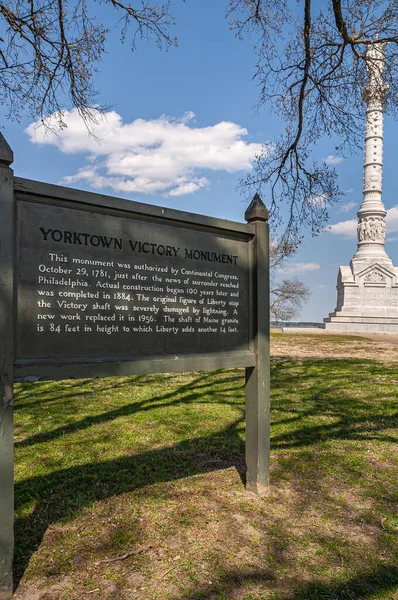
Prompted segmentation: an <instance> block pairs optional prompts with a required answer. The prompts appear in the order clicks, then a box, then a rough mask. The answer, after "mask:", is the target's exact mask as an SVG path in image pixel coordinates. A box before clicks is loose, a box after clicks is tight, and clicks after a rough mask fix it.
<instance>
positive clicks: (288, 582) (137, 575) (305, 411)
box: [15, 336, 398, 600]
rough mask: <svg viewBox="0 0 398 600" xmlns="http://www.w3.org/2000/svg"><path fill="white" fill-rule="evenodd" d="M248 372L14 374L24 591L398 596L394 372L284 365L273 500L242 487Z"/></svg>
mask: <svg viewBox="0 0 398 600" xmlns="http://www.w3.org/2000/svg"><path fill="white" fill-rule="evenodd" d="M336 337H337V336H336ZM338 343H342V341H341V339H340V338H339V340H338ZM243 381H244V373H243V371H241V370H227V371H215V372H203V373H188V374H165V375H154V376H140V377H125V378H109V379H97V380H91V381H89V380H76V381H66V382H62V383H54V382H37V383H33V384H32V383H29V384H28V383H25V384H20V385H18V386H17V400H16V429H15V434H16V560H15V571H16V577H17V579H20V578H21V577H22V584H21V587H20V593H21V597H24V598H25V597H26V598H28V597H29V589H31V588H29V586H30V585H33V584H35V585H39V586H40V589H42V592H43V596H41V597H43V598H45V597H46V595H45V594H46V593H48V594H49V596H48V597H51V598H58V597H59V598H63V599H65V600H69V599H72V598H77V597H84V594H85V593H87V592H88V591H92V590H94V589H97V588H98V589H99V591H98V592H93V593H91V594H90V596H88V597H90V598H94V599H97V598H108V597H109V598H140V599H145V600H155V599H156V600H157V599H162V600H215V599H218V600H222V599H225V600H233V599H240V600H265V599H267V600H268V599H269V600H282V599H283V600H287V599H288V600H306V599H311V600H312V599H318V598H319V599H329V600H332V599H336V600H337V599H339V600H351V599H353V598H355V599H358V600H359V599H367V600H374V599H379V600H387V599H398V568H397V565H398V517H397V506H398V490H397V466H398V458H397V454H398V452H397V445H396V444H397V436H396V427H397V424H398V416H397V414H398V405H397V399H398V395H397V383H398V365H397V364H391V365H383V364H381V363H375V362H371V361H359V360H321V361H305V362H293V361H280V362H275V363H274V364H273V366H272V470H271V484H272V493H271V495H270V497H268V498H265V499H261V500H259V499H257V498H256V497H254V496H251V495H248V494H246V493H245V491H244V486H243V483H242V480H244V435H245V428H244V388H243ZM148 545H151V546H152V547H151V548H149V549H146V550H145V551H143V552H142V553H140V554H136V555H134V556H131V557H130V558H128V559H126V560H125V561H119V562H114V563H103V564H101V565H100V566H99V565H96V564H95V563H96V562H97V561H99V560H101V559H107V558H112V557H115V556H118V555H121V554H124V553H126V552H129V551H132V550H134V549H137V548H140V547H144V546H145V547H146V546H148ZM111 584H112V585H113V587H112V586H111V587H109V586H110V585H111ZM57 586H58V587H57ZM60 586H61V587H60ZM24 589H26V590H27V591H26V596H23V593H24ZM46 590H47V591H46ZM57 590H60V591H57ZM57 594H59V595H57Z"/></svg>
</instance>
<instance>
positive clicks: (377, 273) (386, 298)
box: [324, 261, 398, 333]
mask: <svg viewBox="0 0 398 600" xmlns="http://www.w3.org/2000/svg"><path fill="white" fill-rule="evenodd" d="M324 323H325V329H326V330H327V331H340V332H341V331H347V332H348V331H349V332H355V331H357V332H358V333H359V332H368V333H398V269H397V268H396V267H394V266H392V267H391V266H390V265H389V264H387V263H386V262H384V263H371V264H363V265H362V264H361V265H359V264H353V261H352V262H351V264H350V266H349V267H348V266H347V267H340V269H339V276H338V279H337V308H336V310H335V311H334V312H333V313H330V314H329V316H328V317H327V318H326V319H324Z"/></svg>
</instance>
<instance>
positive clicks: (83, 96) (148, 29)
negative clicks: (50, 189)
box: [0, 0, 177, 120]
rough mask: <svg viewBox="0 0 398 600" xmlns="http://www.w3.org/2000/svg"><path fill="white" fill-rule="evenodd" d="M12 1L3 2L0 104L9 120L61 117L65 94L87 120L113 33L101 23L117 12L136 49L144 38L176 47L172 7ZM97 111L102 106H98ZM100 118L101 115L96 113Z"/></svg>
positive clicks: (145, 1)
mask: <svg viewBox="0 0 398 600" xmlns="http://www.w3.org/2000/svg"><path fill="white" fill-rule="evenodd" d="M136 5H137V7H136V8H135V7H133V6H132V5H131V4H125V3H124V2H122V1H118V0H102V2H86V0H70V1H69V2H68V1H67V0H9V1H7V2H1V3H0V104H1V105H2V106H3V107H5V109H6V113H7V117H8V118H18V117H20V115H21V113H22V112H25V111H27V112H29V113H30V116H33V117H44V116H47V115H49V114H51V113H59V115H60V117H61V116H62V112H61V109H62V107H64V105H65V95H66V96H67V97H68V98H69V101H70V103H71V104H72V106H73V107H76V108H77V109H78V110H79V112H80V114H81V115H82V116H83V117H84V118H85V119H86V120H87V119H89V118H90V117H93V115H94V114H95V113H93V112H91V111H90V108H91V107H92V105H93V103H94V102H95V98H96V90H95V88H94V87H93V83H92V80H93V75H94V73H95V72H96V69H97V65H98V62H99V60H100V59H101V56H102V54H103V52H104V48H105V40H106V37H107V34H108V33H109V30H108V29H107V28H106V26H105V25H104V24H103V22H101V17H102V19H103V20H105V19H106V18H108V19H109V15H110V13H109V11H112V10H114V11H115V12H116V14H117V16H118V19H119V21H118V22H119V26H120V37H121V41H122V42H124V41H125V40H126V39H127V36H128V35H129V33H130V36H129V41H130V45H131V48H132V50H134V49H135V47H136V43H137V40H138V39H139V38H150V39H153V40H154V41H155V42H156V43H157V45H158V46H159V47H166V48H167V47H169V46H175V45H176V43H177V42H176V39H175V38H172V37H171V36H170V34H169V28H170V25H172V24H173V18H172V16H171V15H170V13H169V3H168V2H165V3H163V4H158V3H157V2H156V1H152V0H141V1H139V0H137V2H136ZM97 109H98V107H97ZM97 114H98V113H97Z"/></svg>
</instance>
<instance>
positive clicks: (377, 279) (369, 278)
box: [364, 269, 386, 283]
mask: <svg viewBox="0 0 398 600" xmlns="http://www.w3.org/2000/svg"><path fill="white" fill-rule="evenodd" d="M364 282H365V283H386V276H385V275H384V273H382V272H381V271H380V270H379V269H373V270H372V271H370V272H369V273H368V274H367V275H365V278H364Z"/></svg>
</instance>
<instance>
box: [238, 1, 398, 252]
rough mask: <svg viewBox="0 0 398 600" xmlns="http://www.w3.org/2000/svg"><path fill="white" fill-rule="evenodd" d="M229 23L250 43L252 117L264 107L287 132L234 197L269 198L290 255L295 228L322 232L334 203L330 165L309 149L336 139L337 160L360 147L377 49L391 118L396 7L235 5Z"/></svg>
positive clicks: (395, 89)
mask: <svg viewBox="0 0 398 600" xmlns="http://www.w3.org/2000/svg"><path fill="white" fill-rule="evenodd" d="M228 17H229V19H230V24H231V28H232V29H233V30H234V31H235V33H236V35H237V36H238V37H243V36H244V35H246V34H250V35H251V36H253V35H254V36H255V39H256V46H255V50H256V54H257V64H256V71H255V79H256V80H257V82H258V84H259V88H260V98H259V104H258V108H261V107H262V106H263V105H268V106H269V108H270V110H271V111H272V112H275V113H276V114H277V115H278V116H279V117H280V118H281V119H282V120H283V121H284V122H285V124H286V127H285V131H284V133H283V134H282V136H281V137H280V138H279V139H277V140H274V141H273V142H272V143H271V144H268V145H267V146H266V147H264V150H263V152H262V153H261V154H260V156H258V157H257V160H256V164H255V169H254V172H252V173H250V174H249V176H248V177H247V178H246V179H245V180H243V181H242V182H241V189H242V192H243V193H244V194H247V196H248V197H251V196H252V195H253V192H255V191H257V192H260V193H261V194H262V195H263V197H265V198H268V199H269V202H270V213H271V220H272V222H273V223H274V226H275V227H277V226H278V225H280V224H281V223H282V222H283V223H284V225H285V227H286V230H285V239H286V240H287V241H288V242H289V243H290V244H292V245H293V246H297V245H298V244H299V243H300V241H301V238H302V235H303V234H302V229H303V227H308V228H310V229H311V231H312V233H313V234H316V233H318V232H319V231H321V230H322V228H323V227H324V225H325V224H326V223H327V219H328V208H329V206H330V205H332V204H333V203H335V202H337V201H338V200H339V199H340V197H341V191H340V189H339V186H338V182H337V174H336V171H335V169H334V167H333V165H329V164H326V163H325V162H323V161H320V162H318V163H317V162H314V160H313V159H312V153H313V151H314V148H315V146H316V144H317V143H318V142H319V141H320V140H321V138H323V137H335V136H336V137H337V138H339V140H340V141H339V143H338V146H337V148H336V150H335V153H336V154H340V155H342V156H343V155H345V154H347V153H352V152H356V151H358V149H359V148H361V147H362V131H363V127H364V116H365V107H364V102H363V99H362V91H363V89H364V86H365V84H366V81H367V76H366V48H367V47H368V46H369V45H371V44H374V43H376V42H380V41H381V42H388V45H387V51H386V69H385V72H384V76H385V77H384V79H385V83H386V84H387V85H388V86H389V89H388V94H387V109H388V110H389V111H390V113H392V114H394V115H395V114H396V111H397V108H398V0H390V1H387V0H372V1H371V0H345V2H344V3H342V2H341V0H327V1H326V2H323V3H315V2H314V1H313V0H299V1H298V2H297V3H296V2H293V0H291V1H288V0H271V2H268V1H267V2H266V1H265V0H260V2H257V1H256V2H254V1H252V0H233V1H231V2H230V4H229V11H228Z"/></svg>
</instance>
